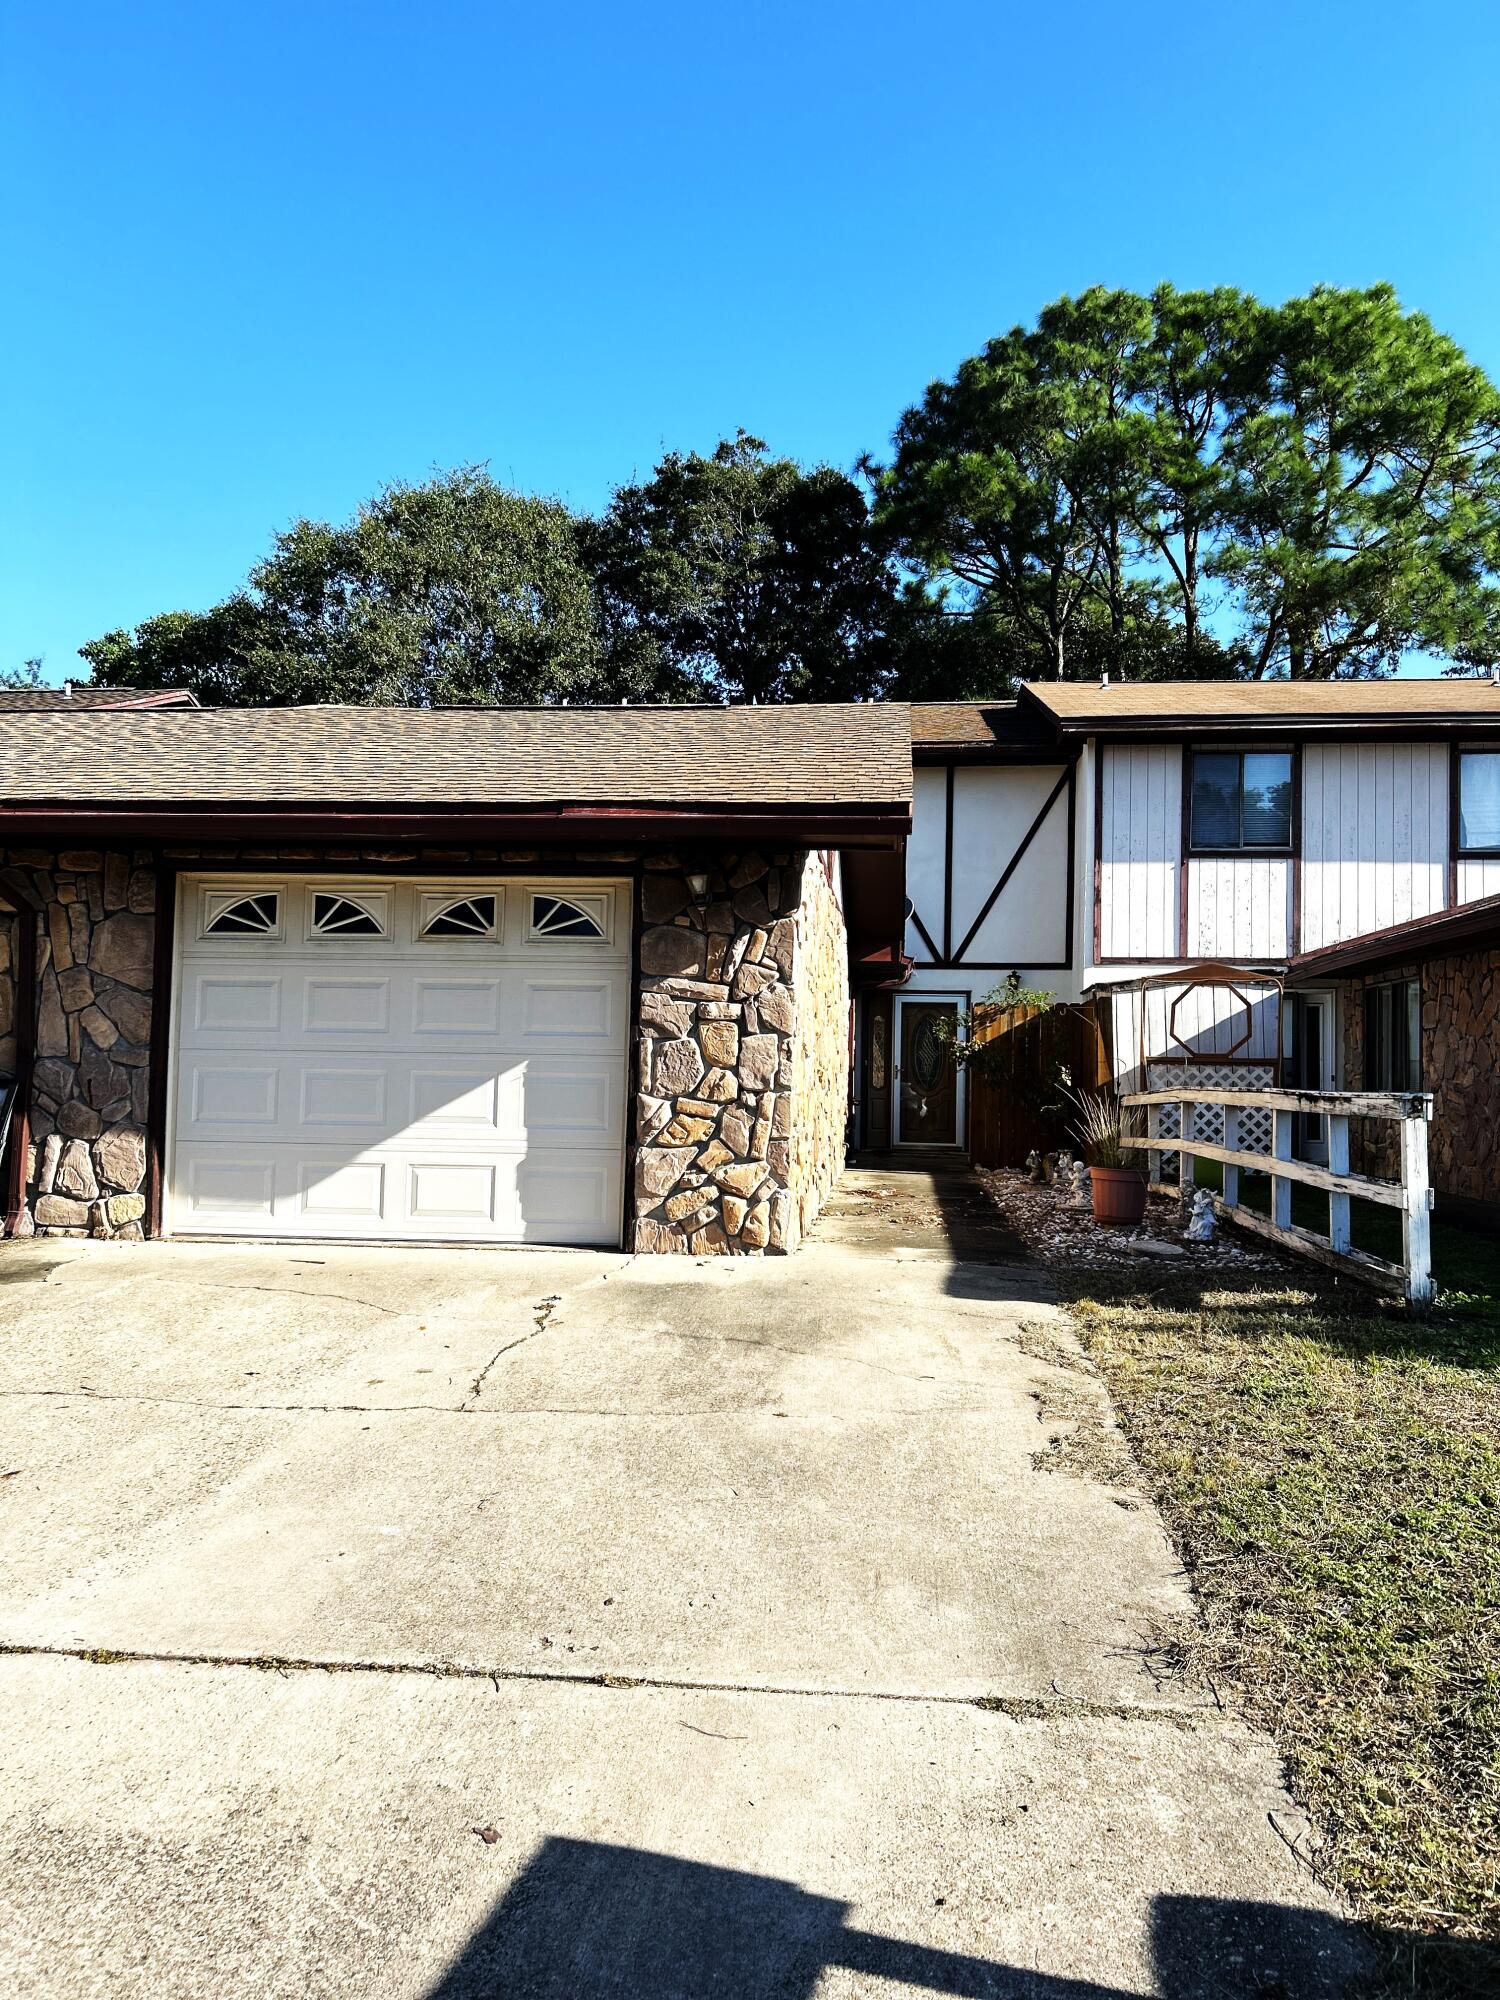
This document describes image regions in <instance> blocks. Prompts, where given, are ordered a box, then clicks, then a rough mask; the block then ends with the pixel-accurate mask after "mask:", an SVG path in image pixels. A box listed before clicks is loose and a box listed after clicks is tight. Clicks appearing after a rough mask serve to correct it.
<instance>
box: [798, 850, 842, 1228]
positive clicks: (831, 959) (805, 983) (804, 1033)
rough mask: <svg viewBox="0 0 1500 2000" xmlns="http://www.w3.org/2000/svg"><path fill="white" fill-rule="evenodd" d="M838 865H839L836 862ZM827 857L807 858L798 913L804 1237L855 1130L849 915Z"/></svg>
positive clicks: (800, 1216)
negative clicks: (842, 906)
mask: <svg viewBox="0 0 1500 2000" xmlns="http://www.w3.org/2000/svg"><path fill="white" fill-rule="evenodd" d="M834 866H835V867H836V866H837V863H836V862H835V863H834ZM836 880H837V877H836V876H835V877H832V878H830V874H829V869H828V868H827V867H826V866H825V865H824V859H823V856H822V855H821V854H809V855H808V857H807V860H806V863H805V864H804V866H803V870H802V897H801V901H800V902H799V904H798V907H797V918H796V923H797V950H796V958H795V961H794V964H793V969H792V985H793V989H794V991H795V993H796V998H797V1009H796V1015H797V1025H796V1033H795V1035H794V1037H793V1041H792V1164H791V1183H790V1193H791V1197H792V1207H793V1210H794V1212H795V1214H796V1217H797V1223H798V1227H799V1230H800V1231H801V1233H802V1234H804V1235H805V1234H806V1233H807V1231H808V1230H809V1229H811V1227H812V1225H813V1223H814V1221H815V1220H816V1219H817V1214H818V1210H819V1209H820V1208H821V1207H822V1206H823V1203H824V1202H825V1201H826V1200H827V1198H828V1195H829V1194H830V1192H831V1191H832V1189H833V1186H834V1183H835V1182H836V1181H837V1180H838V1177H839V1175H840V1174H841V1173H842V1172H843V1169H844V1154H845V1151H846V1148H847V1144H848V1130H849V944H848V938H847V936H846V934H845V931H844V913H843V911H842V910H841V909H840V907H839V902H838V897H837V894H836V892H835V887H834V884H835V881H836Z"/></svg>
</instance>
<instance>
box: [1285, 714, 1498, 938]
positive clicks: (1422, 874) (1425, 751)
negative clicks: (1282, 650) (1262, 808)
mask: <svg viewBox="0 0 1500 2000" xmlns="http://www.w3.org/2000/svg"><path fill="white" fill-rule="evenodd" d="M1447 886H1448V751H1447V747H1446V745H1444V744H1441V743H1368V744H1365V743H1339V744H1312V743H1309V744H1308V745H1307V746H1306V747H1305V748H1304V750H1303V752H1302V935H1301V937H1300V938H1298V939H1297V940H1295V947H1296V949H1298V950H1301V951H1316V950H1317V949H1318V948H1319V947H1320V946H1322V945H1329V944H1337V943H1339V942H1340V941H1341V940H1342V939H1344V938H1352V937H1363V936H1364V934H1365V933H1366V932H1367V931H1380V930H1386V929H1388V928H1389V927H1390V926H1391V925H1392V924H1404V923H1409V922H1410V921H1411V919H1412V918H1413V917H1425V916H1430V915H1431V914H1432V912H1433V911H1434V910H1440V909H1442V908H1443V906H1444V903H1445V901H1446V897H1447ZM1497 886H1500V885H1497ZM1460 893H1462V885H1460Z"/></svg>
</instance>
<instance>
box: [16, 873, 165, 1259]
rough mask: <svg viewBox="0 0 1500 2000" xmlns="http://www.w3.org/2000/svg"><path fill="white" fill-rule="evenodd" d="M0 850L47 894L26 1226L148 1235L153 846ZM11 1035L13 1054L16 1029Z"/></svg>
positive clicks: (39, 952)
mask: <svg viewBox="0 0 1500 2000" xmlns="http://www.w3.org/2000/svg"><path fill="white" fill-rule="evenodd" d="M0 854H3V859H4V860H5V861H6V862H8V863H9V864H10V865H11V866H12V868H14V869H15V870H17V871H18V872H19V873H21V874H23V875H25V876H26V877H27V878H28V879H29V880H30V881H31V883H32V885H33V887H34V888H35V889H36V892H37V894H38V896H39V897H40V898H41V900H42V903H43V905H44V910H43V923H42V927H41V935H40V940H39V943H38V947H37V972H38V978H39V983H40V995H39V1005H38V1009H37V1029H36V1065H35V1070H34V1073H33V1087H32V1099H31V1153H30V1157H29V1159H28V1163H27V1166H28V1176H27V1177H28V1189H27V1208H26V1211H25V1213H24V1214H23V1215H22V1217H21V1219H20V1224H19V1233H21V1234H24V1235H29V1234H31V1233H32V1232H33V1231H41V1232H42V1233H43V1234H49V1233H52V1232H54V1231H57V1232H65V1233H68V1234H72V1235H78V1234H83V1233H88V1234H91V1235H95V1236H128V1237H139V1236H140V1235H141V1233H142V1231H141V1220H142V1217H143V1215H144V1214H145V1208H146V1198H145V1195H144V1194H143V1193H142V1191H141V1190H142V1184H143V1182H144V1180H145V1177H146V1098H147V1091H148V1088H149V1085H148V1081H147V1079H148V1067H149V1062H150V1053H149V1043H150V1039H151V961H152V953H153V950H154V947H155V936H156V919H155V915H154V912H155V908H156V872H155V867H154V865H153V862H152V857H151V856H150V855H148V854H145V853H139V852H137V853H130V852H115V851H111V852H103V851H100V850H98V849H94V848H88V849H84V848H78V849H64V850H63V851H62V852H60V853H53V852H52V851H51V850H50V849H41V848H26V847H13V848H8V849H5V850H3V851H0ZM24 921H27V920H26V919H24V918H19V919H13V920H12V923H11V924H10V926H9V929H10V932H11V936H10V938H9V940H8V944H7V950H6V955H5V963H6V967H7V971H6V990H7V999H8V1001H9V1003H10V1008H11V1010H12V1011H13V1010H14V1006H15V1004H16V998H17V996H16V995H15V991H14V983H15V936H14V931H15V923H16V922H24ZM4 1011H5V1010H4V1008H3V1007H0V1014H3V1013H4ZM7 1027H9V1023H8V1022H7ZM9 1046H10V1052H11V1060H12V1061H13V1060H14V1049H15V1044H14V1041H13V1040H11V1041H10V1044H9ZM0 1059H3V1054H0Z"/></svg>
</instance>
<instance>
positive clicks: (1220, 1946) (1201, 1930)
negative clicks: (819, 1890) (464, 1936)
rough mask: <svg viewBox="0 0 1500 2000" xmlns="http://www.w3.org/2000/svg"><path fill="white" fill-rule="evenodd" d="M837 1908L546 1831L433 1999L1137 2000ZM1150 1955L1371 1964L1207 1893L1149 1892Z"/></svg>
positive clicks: (1316, 1919)
mask: <svg viewBox="0 0 1500 2000" xmlns="http://www.w3.org/2000/svg"><path fill="white" fill-rule="evenodd" d="M847 1918H848V1905H847V1904H845V1903H842V1902H837V1901H835V1900H833V1899H832V1898H830V1897H827V1896H816V1895H811V1894H809V1893H808V1892H807V1891H806V1890H804V1889H801V1888H799V1887H798V1886H797V1884H796V1883H795V1882H783V1881H778V1880H776V1879H775V1878H774V1877H771V1876H767V1875H752V1874H748V1873H745V1872H743V1871H741V1870H738V1869H731V1868H715V1867H706V1866H704V1865H703V1864H701V1863H698V1862H692V1861H679V1860H676V1859H674V1858H673V1857H671V1856H670V1855H665V1854H650V1853H645V1852H643V1851H641V1850H639V1849H636V1848H629V1847H616V1846H613V1845H609V1844H606V1843H602V1842H594V1841H582V1840H562V1839H548V1840H546V1841H544V1842H543V1844H542V1846H541V1847H540V1848H539V1850H538V1851H537V1853H536V1855H535V1857H534V1858H533V1859H532V1861H531V1862H530V1863H529V1864H528V1865H527V1867H526V1868H525V1869H524V1870H523V1871H522V1873H521V1874H520V1876H518V1878H517V1879H516V1881H515V1882H514V1883H513V1884H512V1886H511V1888H510V1890H509V1891H508V1893H507V1894H506V1895H505V1897H504V1898H503V1899H502V1901H501V1902H500V1903H499V1904H498V1906H497V1907H496V1909H495V1911H494V1914H493V1915H492V1916H491V1917H490V1918H489V1920H488V1921H487V1922H486V1923H485V1924H484V1925H483V1926H482V1927H481V1929H480V1930H479V1931H478V1932H477V1933H476V1934H475V1936H474V1937H473V1938H471V1939H470V1941H469V1943H468V1945H467V1946H466V1947H465V1948H464V1951H463V1953H462V1954H461V1956H460V1957H459V1958H458V1959H457V1961H456V1962H455V1963H454V1964H453V1965H452V1966H451V1967H450V1969H449V1970H448V1971H447V1973H446V1974H444V1976H443V1977H442V1978H441V1979H440V1980H439V1981H438V1983H437V1984H436V1985H435V1986H433V1987H431V1988H430V1989H429V1991H428V2000H502V1997H503V2000H705V1996H707V1995H710V1994H711V1995H713V1996H715V2000H810V1996H811V1995H812V1994H813V1993H814V1992H815V1991H816V1989H817V1986H818V1983H819V1981H820V1979H821V1977H822V1975H823V1974H824V1973H825V1972H826V1971H828V1970H830V1969H832V1968H835V1967H842V1968H846V1969H847V1970H849V1971H852V1972H855V1973H859V1974H863V1975H865V1976H866V1977H867V1978H869V1979H872V1980H875V1979H879V1980H889V1981H893V1982H898V1983H901V1984H903V1985H906V1986H909V1987H912V1988H914V1989H916V1990H917V1991H919V1992H927V1993H939V1994H957V1995H965V1996H976V2000H1138V1996H1137V1994H1136V1993H1135V1991H1134V1990H1133V1989H1130V1988H1125V1987H1117V1986H1100V1985H1097V1984H1095V1983H1094V1982H1093V1981H1091V1980H1087V1979H1069V1978H1056V1977H1053V1976H1051V1975H1049V1974H1046V1973H1040V1972H1032V1971H1028V1970H1026V1969H1024V1968H1023V1967H1021V1966H1014V1965H1005V1964H1002V1963H999V1962H996V1961H994V1960H991V1959H987V1958H978V1957H973V1956H971V1955H969V1954H966V1953H964V1952H957V1951H944V1950H942V1949H938V1948H934V1947H932V1946H930V1945H920V1944H913V1943H908V1942H907V1941H905V1940H903V1939H901V1938H894V1937H885V1936H881V1935H879V1934H877V1933H875V1932H872V1931H866V1930H861V1929H859V1928H858V1927H857V1926H852V1925H850V1924H849V1923H848V1921H847ZM1150 1956H1151V1962H1152V1972H1153V1975H1154V1976H1153V1980H1152V1990H1153V1991H1154V1992H1155V1993H1156V1994H1157V1995H1158V1996H1160V2000H1340V1997H1341V1996H1349V2000H1353V1995H1354V1994H1355V1993H1356V1992H1359V1993H1364V1992H1366V1991H1368V1986H1367V1984H1366V1983H1365V1982H1366V1980H1367V1977H1368V1974H1369V1972H1370V1970H1371V1966H1370V1956H1369V1947H1368V1944H1367V1941H1366V1937H1365V1934H1364V1933H1363V1932H1361V1931H1360V1930H1359V1929H1358V1928H1357V1927H1356V1926H1354V1925H1352V1924H1347V1923H1344V1922H1341V1921H1340V1920H1339V1919H1337V1918H1334V1917H1330V1916H1327V1915H1324V1914H1323V1913H1321V1912H1319V1911H1316V1910H1311V1909H1303V1908H1299V1907H1295V1906H1287V1905H1282V1904H1271V1903H1244V1902H1233V1901H1226V1900H1223V1899H1220V1898H1214V1897H1195V1896H1161V1897H1158V1898H1157V1899H1156V1902H1155V1905H1154V1908H1153V1916H1152V1930H1151V1939H1150ZM1356 1980H1358V1981H1359V1982H1360V1984H1359V1985H1358V1986H1356V1985H1355V1981H1356ZM856 1990H862V1989H856Z"/></svg>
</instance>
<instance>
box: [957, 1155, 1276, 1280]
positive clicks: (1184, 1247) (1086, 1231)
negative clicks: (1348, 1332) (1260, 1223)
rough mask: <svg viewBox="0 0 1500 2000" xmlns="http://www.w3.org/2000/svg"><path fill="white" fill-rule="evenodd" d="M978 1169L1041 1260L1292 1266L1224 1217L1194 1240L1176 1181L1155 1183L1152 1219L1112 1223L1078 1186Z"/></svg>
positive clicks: (1107, 1267) (1081, 1266) (1081, 1265)
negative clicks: (1098, 1215)
mask: <svg viewBox="0 0 1500 2000" xmlns="http://www.w3.org/2000/svg"><path fill="white" fill-rule="evenodd" d="M975 1175H976V1177H977V1179H978V1180H979V1182H980V1184H981V1186H983V1187H984V1188H985V1189H986V1191H987V1192H988V1194H989V1196H990V1199H991V1200H992V1201H993V1202H994V1204H995V1206H996V1208H998V1209H999V1211H1000V1213H1001V1215H1002V1216H1004V1218H1005V1220H1006V1221H1007V1222H1008V1223H1009V1224H1010V1226H1011V1228H1012V1229H1014V1230H1015V1232H1016V1234H1017V1235H1018V1236H1019V1237H1020V1238H1021V1240H1022V1242H1024V1243H1025V1245H1026V1248H1027V1249H1028V1250H1029V1251H1030V1253H1031V1255H1032V1256H1033V1257H1035V1258H1036V1259H1037V1261H1038V1262H1039V1263H1042V1264H1049V1265H1058V1266H1066V1267H1067V1268H1068V1269H1069V1270H1070V1271H1077V1270H1095V1271H1123V1270H1128V1269H1132V1268H1141V1267H1143V1266H1145V1265H1147V1264H1152V1263H1158V1262H1159V1263H1160V1264H1162V1265H1163V1266H1164V1267H1165V1266H1168V1265H1177V1266H1185V1265H1187V1264H1189V1263H1191V1264H1193V1265H1195V1266H1197V1267H1198V1268H1200V1269H1205V1270H1215V1269H1228V1270H1234V1271H1254V1270H1265V1271H1280V1270H1284V1269H1286V1265H1285V1263H1284V1262H1283V1260H1282V1259H1281V1258H1280V1257H1278V1256H1276V1255H1275V1254H1274V1253H1273V1252H1270V1251H1265V1250H1261V1249H1259V1248H1256V1249H1250V1248H1248V1247H1247V1246H1246V1245H1245V1243H1244V1242H1243V1241H1241V1240H1240V1239H1239V1238H1237V1237H1236V1236H1235V1234H1234V1232H1233V1230H1232V1229H1226V1228H1224V1227H1223V1226H1222V1225H1221V1226H1220V1229H1219V1232H1218V1235H1217V1237H1216V1239H1215V1240H1214V1242H1212V1243H1190V1242H1189V1241H1188V1240H1187V1238H1186V1236H1185V1235H1184V1233H1183V1232H1184V1228H1185V1226H1186V1217H1185V1216H1184V1214H1183V1212H1182V1207H1181V1204H1180V1203H1179V1202H1178V1199H1177V1194H1176V1190H1175V1189H1173V1190H1166V1189H1162V1190H1160V1191H1158V1190H1156V1189H1153V1190H1152V1191H1151V1193H1150V1194H1149V1195H1148V1197H1147V1201H1146V1219H1145V1221H1144V1222H1143V1223H1142V1224H1141V1226H1140V1227H1139V1228H1138V1229H1130V1230H1125V1229H1110V1228H1106V1227H1105V1226H1103V1225H1102V1224H1100V1223H1097V1222H1095V1220H1094V1217H1093V1212H1092V1210H1090V1209H1087V1208H1075V1207H1074V1206H1073V1205H1072V1195H1071V1190H1065V1189H1063V1188H1059V1187H1054V1186H1051V1185H1038V1184H1037V1183H1035V1182H1033V1181H1031V1180H1029V1179H1028V1178H1027V1176H1026V1175H1025V1174H1023V1173H1018V1172H1016V1171H1015V1170H1014V1169H1011V1168H1006V1167H999V1168H988V1167H976V1168H975Z"/></svg>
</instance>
